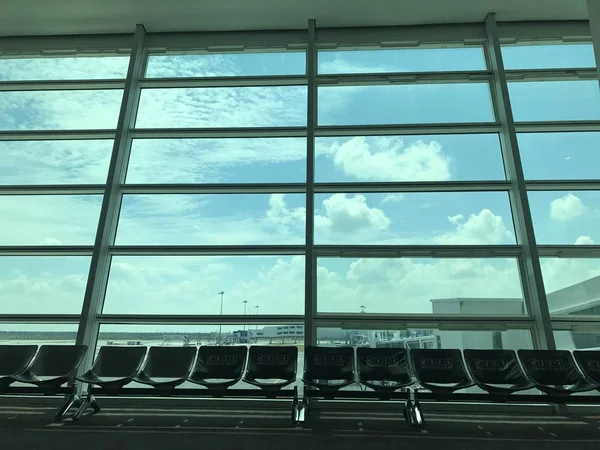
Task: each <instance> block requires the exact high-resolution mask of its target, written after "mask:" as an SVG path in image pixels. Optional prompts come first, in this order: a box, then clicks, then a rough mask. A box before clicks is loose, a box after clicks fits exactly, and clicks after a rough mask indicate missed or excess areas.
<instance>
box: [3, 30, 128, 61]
mask: <svg viewBox="0 0 600 450" xmlns="http://www.w3.org/2000/svg"><path fill="white" fill-rule="evenodd" d="M131 37H132V36H131V34H89V35H77V36H26V37H25V36H19V37H2V38H0V57H15V56H18V57H27V56H29V57H32V58H39V57H44V56H54V57H56V56H113V55H124V56H127V55H129V53H130V51H131Z"/></svg>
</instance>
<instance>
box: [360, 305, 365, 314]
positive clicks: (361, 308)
mask: <svg viewBox="0 0 600 450" xmlns="http://www.w3.org/2000/svg"><path fill="white" fill-rule="evenodd" d="M360 312H361V313H364V312H365V305H360Z"/></svg>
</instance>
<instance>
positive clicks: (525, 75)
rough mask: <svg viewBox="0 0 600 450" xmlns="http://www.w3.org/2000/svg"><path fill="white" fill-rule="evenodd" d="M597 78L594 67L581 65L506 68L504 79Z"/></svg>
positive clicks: (563, 79)
mask: <svg viewBox="0 0 600 450" xmlns="http://www.w3.org/2000/svg"><path fill="white" fill-rule="evenodd" d="M596 78H598V74H597V72H596V69H593V68H588V67H581V68H574V69H518V70H507V71H506V80H507V81H510V82H514V81H546V80H549V81H577V80H590V79H596Z"/></svg>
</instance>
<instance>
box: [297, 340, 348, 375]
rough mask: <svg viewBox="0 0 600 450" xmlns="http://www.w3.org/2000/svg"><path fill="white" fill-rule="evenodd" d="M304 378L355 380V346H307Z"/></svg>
mask: <svg viewBox="0 0 600 450" xmlns="http://www.w3.org/2000/svg"><path fill="white" fill-rule="evenodd" d="M304 378H305V379H307V380H346V381H353V380H354V379H355V374H354V348H352V347H314V346H308V347H305V349H304Z"/></svg>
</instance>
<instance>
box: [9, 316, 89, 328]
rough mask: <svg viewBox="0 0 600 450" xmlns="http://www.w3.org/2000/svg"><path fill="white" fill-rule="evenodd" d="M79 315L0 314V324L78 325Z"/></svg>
mask: <svg viewBox="0 0 600 450" xmlns="http://www.w3.org/2000/svg"><path fill="white" fill-rule="evenodd" d="M79 319H80V316H79V314H52V315H50V314H0V323H28V324H32V323H35V324H38V323H39V324H45V323H72V324H73V325H77V324H78V323H79Z"/></svg>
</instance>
